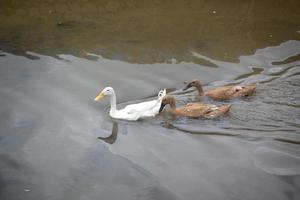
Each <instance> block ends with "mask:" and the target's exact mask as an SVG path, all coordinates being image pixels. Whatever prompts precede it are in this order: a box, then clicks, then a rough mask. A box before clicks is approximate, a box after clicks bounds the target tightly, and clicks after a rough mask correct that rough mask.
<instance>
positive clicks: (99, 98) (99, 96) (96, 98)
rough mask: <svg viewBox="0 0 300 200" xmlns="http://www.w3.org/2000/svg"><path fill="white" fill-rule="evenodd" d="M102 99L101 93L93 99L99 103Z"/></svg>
mask: <svg viewBox="0 0 300 200" xmlns="http://www.w3.org/2000/svg"><path fill="white" fill-rule="evenodd" d="M103 97H104V94H103V93H102V92H100V94H99V95H98V96H96V97H95V99H94V100H95V101H99V100H101V99H102V98H103Z"/></svg>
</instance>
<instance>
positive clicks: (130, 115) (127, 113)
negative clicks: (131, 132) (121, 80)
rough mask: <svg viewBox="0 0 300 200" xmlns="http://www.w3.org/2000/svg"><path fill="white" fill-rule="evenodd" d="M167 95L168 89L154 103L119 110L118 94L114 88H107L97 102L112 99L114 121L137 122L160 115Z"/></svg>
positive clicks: (147, 102) (111, 112)
mask: <svg viewBox="0 0 300 200" xmlns="http://www.w3.org/2000/svg"><path fill="white" fill-rule="evenodd" d="M165 95H166V89H164V90H161V91H159V93H158V98H157V99H154V100H152V101H146V102H141V103H137V104H130V105H127V106H126V107H124V108H123V109H120V110H118V109H117V106H116V99H117V98H116V93H115V91H114V89H113V88H112V87H105V88H104V89H103V90H102V91H101V92H100V93H99V94H98V95H97V96H96V97H95V99H94V100H95V101H100V100H101V99H103V98H104V97H106V96H107V97H109V98H110V111H109V115H110V116H111V117H112V118H114V119H123V120H128V121H136V120H138V119H142V118H148V117H154V116H155V115H157V114H158V113H159V108H160V105H161V101H162V98H163V97H164V96H165Z"/></svg>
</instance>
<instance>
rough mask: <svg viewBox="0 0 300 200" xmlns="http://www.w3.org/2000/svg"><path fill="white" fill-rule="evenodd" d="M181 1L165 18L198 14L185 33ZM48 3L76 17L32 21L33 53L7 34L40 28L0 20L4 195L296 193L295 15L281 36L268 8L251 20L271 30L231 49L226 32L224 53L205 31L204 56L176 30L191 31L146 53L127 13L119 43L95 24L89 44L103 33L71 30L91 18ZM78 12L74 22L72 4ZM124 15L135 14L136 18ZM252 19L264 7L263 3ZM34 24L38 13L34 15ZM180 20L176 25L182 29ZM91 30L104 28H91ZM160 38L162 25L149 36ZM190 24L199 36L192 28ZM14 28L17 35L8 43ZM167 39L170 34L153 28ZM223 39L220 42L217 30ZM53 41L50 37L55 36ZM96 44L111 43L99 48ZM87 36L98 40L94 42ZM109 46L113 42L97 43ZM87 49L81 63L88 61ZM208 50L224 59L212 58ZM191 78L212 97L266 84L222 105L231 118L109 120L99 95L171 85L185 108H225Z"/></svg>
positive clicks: (140, 95)
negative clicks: (191, 87)
mask: <svg viewBox="0 0 300 200" xmlns="http://www.w3.org/2000/svg"><path fill="white" fill-rule="evenodd" d="M99 2H101V1H99ZM116 2H118V1H116ZM50 3H51V2H50ZM93 3H94V4H95V5H98V4H97V3H95V2H93ZM99 4H100V3H99ZM18 5H19V4H18ZM34 5H35V4H34ZM63 5H65V4H63ZM86 5H90V4H89V3H86ZM147 5H148V4H147ZM172 5H173V6H172V8H174V7H176V8H177V9H175V8H174V9H173V10H169V11H168V12H167V13H166V14H165V15H167V16H169V15H175V13H181V15H184V16H185V15H187V16H190V18H191V19H193V20H192V21H193V22H191V24H192V25H191V26H189V25H186V26H187V27H193V26H195V23H196V24H197V23H198V21H197V14H196V11H193V12H191V14H190V15H189V14H188V12H187V11H189V10H190V9H191V7H193V6H190V7H188V8H186V7H183V8H182V7H180V6H179V5H180V4H178V3H174V4H172ZM196 5H198V4H196ZM251 5H252V7H249V5H248V3H247V4H245V5H244V4H242V5H239V6H242V7H243V6H245V7H243V8H241V10H240V12H241V13H242V14H243V13H244V12H246V11H247V10H248V12H249V14H248V18H247V19H248V20H249V21H250V22H249V21H247V20H246V21H242V22H241V23H240V26H241V27H247V25H249V24H252V23H254V22H253V20H254V19H253V17H251V16H252V15H254V14H253V12H254V11H253V12H252V11H251V9H254V8H256V7H259V6H258V5H257V3H255V1H253V2H252V4H251ZM19 6H20V5H19ZM22 6H25V7H26V6H28V5H27V4H26V5H21V7H22ZM47 6H48V7H47ZM51 6H52V7H51V8H50V9H49V5H47V4H40V5H36V7H38V8H39V9H38V11H39V12H38V14H41V13H47V14H49V10H53V11H52V12H51V13H57V12H62V11H65V12H66V13H67V14H66V15H65V17H66V18H72V19H73V18H75V19H76V20H73V22H72V23H71V22H68V23H66V22H65V21H70V20H69V19H68V20H61V21H62V22H60V21H59V20H58V21H57V20H56V19H57V18H58V16H59V14H55V15H54V14H53V16H52V17H50V18H49V19H51V20H50V22H47V23H46V24H44V25H41V24H42V23H41V24H37V25H36V26H37V28H36V29H35V30H32V31H36V32H35V33H34V36H35V37H31V38H30V40H28V43H26V44H28V45H27V46H26V45H25V46H24V43H25V40H26V38H28V37H26V36H24V35H26V34H25V33H22V34H18V33H13V31H12V30H13V28H12V26H16V27H19V28H20V29H21V30H27V29H29V28H28V27H20V23H21V22H22V23H24V24H28V23H29V24H30V23H32V22H31V21H30V20H29V19H23V21H22V20H21V21H14V20H12V21H11V22H10V24H9V23H8V22H7V24H5V23H6V21H7V20H8V19H5V20H4V21H2V22H1V23H2V25H3V27H4V29H2V30H3V31H2V32H1V31H0V35H1V39H2V40H1V41H2V42H0V44H1V48H2V51H1V57H0V86H1V87H0V103H1V104H0V105H1V106H0V113H1V115H0V197H1V199H5V200H10V199H13V200H15V199H32V200H35V199H59V200H60V199H99V198H100V199H128V200H131V199H147V200H148V199H172V200H173V199H205V200H209V199H249V200H250V199H280V200H284V199H298V198H299V196H300V192H299V191H300V148H299V144H300V134H299V133H300V126H299V124H300V112H299V108H300V91H299V86H300V68H299V66H300V59H299V55H300V42H299V40H296V38H297V37H299V36H297V34H298V33H297V32H296V31H294V29H296V28H297V26H294V25H293V24H294V23H295V22H294V21H293V20H291V21H285V20H287V19H290V18H292V17H293V16H294V14H293V12H291V14H289V15H288V14H284V13H286V11H285V10H284V9H283V10H281V13H283V14H282V17H281V21H280V20H279V19H277V20H278V21H280V22H281V23H282V24H283V25H286V26H287V27H288V28H287V29H285V31H287V33H284V34H282V35H281V36H278V38H276V31H275V30H277V29H276V27H277V26H281V27H282V26H283V25H282V24H281V23H279V25H278V23H276V24H274V27H275V28H274V27H273V26H272V25H270V24H269V23H271V22H270V21H269V20H270V19H271V18H272V16H273V17H274V16H275V15H273V14H272V12H271V11H266V13H269V12H270V13H269V14H266V21H264V20H258V19H256V20H258V22H257V23H258V24H265V23H266V24H268V25H267V26H266V27H265V29H263V33H261V34H259V33H258V32H256V31H257V30H254V31H252V32H249V33H248V36H249V37H248V38H246V39H245V40H246V41H245V42H241V43H239V44H237V45H238V47H237V46H235V45H233V46H231V45H228V43H230V41H231V39H230V38H231V37H230V36H229V35H227V36H226V37H224V41H223V42H221V44H222V45H226V44H227V45H226V46H228V52H229V53H228V54H227V56H226V55H224V52H223V50H220V49H219V45H220V44H216V42H212V41H213V40H209V37H213V35H211V33H214V31H213V30H207V31H208V32H207V33H205V31H204V32H202V33H201V34H202V35H205V36H206V38H205V37H204V38H202V39H201V40H203V41H205V42H207V45H208V46H206V45H203V46H201V45H200V46H201V48H197V47H193V48H192V47H187V46H186V44H187V43H186V41H185V40H181V39H182V38H181V34H183V35H184V34H185V33H181V34H179V32H180V31H175V32H176V34H177V35H176V34H175V35H174V36H172V37H174V40H175V39H176V38H180V39H179V40H180V41H179V42H178V43H176V42H174V40H173V39H170V40H169V41H167V42H166V45H165V47H164V44H162V41H161V40H160V39H155V38H150V39H149V41H156V43H154V44H155V45H154V47H153V49H152V50H153V51H151V52H152V53H153V54H152V53H149V52H147V51H149V49H150V48H149V46H148V45H150V44H148V40H146V41H147V42H145V43H142V44H141V43H139V42H135V41H133V40H132V38H136V40H137V41H140V40H142V39H143V37H145V34H146V33H145V32H147V31H145V32H143V31H144V30H143V29H139V30H141V31H142V33H141V34H140V37H141V38H142V39H141V38H138V35H139V34H136V35H130V33H131V31H130V30H133V27H132V26H133V25H132V24H134V22H131V23H132V24H131V25H130V23H129V25H128V29H130V30H129V31H127V32H126V31H125V29H126V27H124V26H122V23H125V22H126V20H125V19H124V21H123V22H122V21H120V23H121V25H120V27H122V28H121V30H122V31H124V32H125V35H122V34H120V35H119V36H116V33H111V36H110V37H111V38H110V37H109V34H104V33H103V34H102V35H100V36H96V33H97V30H100V29H98V28H99V27H98V26H97V25H95V27H96V30H92V29H91V30H86V34H87V35H86V36H85V37H87V38H89V37H90V35H93V34H95V37H94V38H91V40H87V39H84V38H82V39H79V38H80V37H78V35H77V34H76V33H78V34H79V35H81V34H82V33H83V32H82V31H83V29H82V23H79V24H81V25H80V26H79V27H80V28H76V27H77V26H78V22H76V21H77V20H79V18H76V17H74V16H68V13H69V14H70V13H71V12H69V11H68V9H66V8H65V7H63V6H62V7H60V6H59V5H52V4H51ZM69 6H70V7H72V8H73V9H74V10H73V11H74V12H75V11H76V12H75V13H77V14H78V12H79V11H78V10H76V9H75V8H74V7H76V5H69ZM98 6H99V5H98ZM161 6H169V4H166V5H165V4H158V5H157V6H155V5H154V6H153V8H151V9H150V11H153V12H154V11H155V10H156V9H157V10H156V12H157V14H156V15H155V16H157V17H158V19H160V17H161V16H162V15H163V12H162V11H161V10H160V8H161ZM198 6H199V5H198ZM129 7H130V6H129ZM280 7H281V6H280V4H279V5H277V4H276V5H274V9H275V10H276V9H279V8H280ZM34 8H35V7H34V6H33V8H32V9H33V10H35V9H34ZM54 8H57V10H55V9H54ZM58 8H59V9H58ZM155 8H156V9H155ZM221 8H224V9H223V10H224V12H225V11H226V10H228V9H229V10H230V8H226V7H224V5H222V4H220V3H219V4H214V3H211V4H207V5H206V6H204V4H203V8H202V10H201V12H200V14H199V15H200V16H202V15H204V14H203V13H206V12H208V13H210V11H214V10H215V11H216V13H212V14H218V13H220V12H221V11H219V10H220V9H221ZM246 8H247V9H246ZM248 8H249V9H248ZM284 8H285V7H284ZM6 9H8V10H9V9H16V14H15V15H10V16H9V19H14V17H17V16H18V15H19V14H20V13H19V12H21V10H19V9H17V8H15V7H13V6H12V5H10V4H9V5H8V7H7V8H6ZM43 9H45V10H43ZM90 9H91V12H92V10H93V9H92V8H90ZM99 9H100V8H99ZM106 9H108V11H105V12H104V11H103V12H104V18H106V19H107V20H108V22H110V20H112V21H114V20H116V19H119V17H120V15H121V14H120V15H118V14H113V13H114V12H117V11H115V10H116V9H117V10H118V9H119V8H118V5H117V4H114V3H113V4H111V5H108V6H106ZM233 9H236V10H238V8H236V7H233ZM289 9H292V8H289ZM133 10H134V13H135V14H137V13H139V12H141V7H140V5H138V6H137V8H136V9H133ZM195 10H196V9H195ZM279 10H280V9H279ZM43 11H47V12H43ZM106 12H108V13H106ZM124 12H125V14H124V13H123V14H124V15H126V12H127V11H124ZM128 12H129V11H128ZM255 12H257V14H259V13H260V12H259V9H258V11H255ZM100 13H101V12H100ZM121 13H122V12H121ZM221 13H222V12H221ZM223 14H224V13H223ZM242 14H237V15H238V16H239V15H242ZM51 15H52V14H51ZM74 15H75V14H74ZM99 15H100V14H99ZM220 15H221V16H222V14H220ZM34 16H36V14H33V16H30V18H31V19H32V18H34ZM40 16H41V18H42V16H43V15H40ZM93 16H94V17H95V14H94V15H93V13H91V16H89V17H88V16H86V17H85V18H87V19H91V18H92V17H93ZM96 16H97V17H98V15H96ZM129 16H132V15H129ZM129 16H128V17H129ZM295 16H296V15H295ZM219 17H220V16H219ZM129 18H130V17H129ZM151 19H152V18H151V17H150V18H147V17H144V18H142V19H141V20H142V21H143V20H144V22H145V23H147V24H148V20H151ZM163 19H164V20H161V21H160V20H158V21H157V22H156V23H153V24H154V25H153V26H154V27H156V26H157V27H164V26H163V24H164V23H167V22H168V20H167V19H168V18H163ZM176 19H177V18H176ZM176 19H174V22H168V23H170V24H171V25H172V24H173V25H174V24H176V23H177V22H176ZM218 19H219V18H218ZM27 20H28V21H27ZM40 20H41V19H40ZM52 20H53V21H52ZM55 20H56V21H55ZM127 20H128V19H127ZM152 20H153V19H152ZM220 20H221V21H220V23H221V22H224V23H225V22H226V23H227V22H228V24H227V25H230V24H231V23H235V22H236V20H238V19H237V18H233V22H231V21H230V20H228V18H225V19H223V20H224V21H222V18H220ZM256 20H254V21H256ZM79 21H80V20H79ZM83 21H84V20H83ZM129 21H131V20H129ZM52 22H55V23H52ZM104 22H105V20H104V21H103V23H104ZM106 22H107V21H106ZM57 23H58V25H57ZM93 23H96V24H97V23H99V22H96V21H91V24H93ZM101 23H102V22H101ZM168 23H167V24H168ZM203 23H208V24H210V23H211V21H209V20H208V21H207V20H203ZM8 24H9V25H8ZM200 24H202V23H200ZM171 25H170V27H172V26H171ZM45 26H55V27H56V26H58V27H59V28H58V29H55V28H54V29H53V32H54V33H53V34H54V36H53V37H52V39H51V34H49V33H47V34H44V35H43V34H41V35H40V33H41V32H43V30H47V29H44V28H45ZM105 26H108V27H110V26H111V25H109V23H108V24H106V25H105ZM199 26H204V27H206V26H205V25H199ZM253 26H255V25H253ZM62 27H63V30H61V28H62ZM113 27H115V26H113ZM187 27H185V28H187ZM213 27H214V26H213ZM216 27H219V26H216ZM222 27H223V26H222ZM225 27H226V26H225ZM225 27H224V31H225ZM139 28H140V27H139ZM65 29H66V30H65ZM73 29H74V30H73ZM208 29H214V28H208ZM8 30H10V31H8ZM70 30H73V32H72V31H70ZM153 30H155V28H149V29H148V31H150V32H151V31H153ZM179 30H183V29H180V28H179ZM189 30H190V32H193V31H192V30H193V29H192V28H191V29H189ZM59 31H61V33H59ZM77 31H78V32H77ZM291 31H294V33H295V34H296V36H294V33H291ZM158 32H159V31H158ZM269 32H271V34H273V35H274V37H271V39H270V40H272V41H266V40H267V39H261V40H262V41H263V42H260V43H259V44H255V42H253V41H254V39H253V37H251V36H254V35H259V36H261V35H267V33H269ZM279 32H280V31H279ZM152 33H154V32H152ZM193 33H194V34H192V35H190V36H186V37H187V38H188V39H189V41H194V40H198V38H199V37H198V36H197V34H196V32H193ZM13 34H17V35H18V36H19V37H18V38H17V39H16V40H12V38H10V37H12V35H13ZM56 34H57V35H56ZM127 34H128V35H127ZM160 34H162V35H164V34H163V33H162V32H159V33H157V35H160ZM39 35H40V39H41V41H43V42H45V43H47V44H49V45H50V46H49V45H45V46H43V45H44V44H43V45H38V44H39V42H38V41H36V40H38V39H37V36H39ZM72 35H73V36H72ZM157 35H156V36H157ZM217 35H218V36H219V37H220V38H221V34H220V32H218V34H217ZM238 35H239V34H238V33H237V32H235V33H234V34H233V37H232V38H237V39H238V40H241V41H242V38H243V37H242V36H238ZM279 35H280V34H279ZM298 35H299V34H298ZM58 36H61V37H65V38H60V37H58ZM57 37H58V38H57ZM118 37H120V38H121V39H124V38H125V39H126V41H127V40H130V41H133V42H129V43H130V45H128V44H126V45H124V44H123V43H122V42H121V43H120V42H116V40H115V38H118ZM294 37H296V38H294ZM3 38H5V39H3ZM45 38H47V39H49V38H50V40H49V41H48V42H46V40H45ZM59 38H60V39H59ZM67 38H69V39H67ZM75 38H77V40H76V39H75ZM28 39H29V38H28ZM110 39H111V40H110ZM4 40H5V41H6V42H3V41H4ZM96 40H100V41H105V42H104V43H103V42H99V43H98V44H96V42H95V41H96ZM54 41H62V43H61V44H58V43H55V42H54ZM85 41H89V42H88V43H87V44H85ZM122 41H123V40H122ZM220 41H222V40H221V39H220ZM110 42H111V43H110ZM132 43H133V44H135V45H132ZM149 43H151V42H149ZM248 43H249V44H248ZM273 43H276V44H273ZM100 44H102V45H104V44H111V46H105V45H104V47H101V48H97V47H95V45H100ZM122 44H123V45H122ZM51 45H53V46H51ZM82 45H84V49H85V51H84V54H83V55H82V54H80V49H82V47H83V46H82ZM113 46H114V47H113ZM67 47H68V48H69V49H67ZM88 47H89V48H88ZM94 48H97V49H98V50H99V49H100V50H99V51H95V50H93V49H94ZM164 48H166V49H164ZM70 49H71V50H72V51H70ZM137 49H138V50H139V49H144V50H145V51H141V52H139V51H138V50H137ZM213 49H215V50H214V51H215V53H212V52H213ZM169 50H170V52H171V53H170V52H169ZM173 50H174V51H173ZM252 51H253V53H251V52H252ZM78 52H79V53H78ZM89 52H91V53H89ZM136 52H138V53H136ZM158 52H161V53H158ZM247 54H248V55H247ZM236 55H238V56H236ZM240 55H241V56H240ZM216 57H217V58H216ZM193 78H199V79H200V80H201V81H202V82H203V83H205V89H209V88H213V87H216V86H219V85H225V84H231V83H240V84H247V83H253V82H258V83H259V85H258V88H257V91H256V93H255V94H254V95H253V96H251V97H247V98H246V99H243V100H241V99H236V100H231V101H227V102H226V103H231V104H232V105H233V106H232V109H231V112H230V114H229V116H225V117H221V118H219V119H213V120H211V119H209V120H201V119H198V120H195V119H186V118H176V119H172V118H170V117H169V116H168V115H166V114H165V113H163V114H161V115H159V116H157V117H155V118H153V119H146V120H142V121H137V122H126V121H121V120H113V119H111V118H110V117H109V116H108V110H109V105H108V103H109V101H108V100H107V99H105V100H103V101H101V102H94V101H93V99H94V97H95V96H96V95H97V94H98V93H99V91H100V90H101V89H102V88H104V87H105V86H108V85H110V86H112V87H114V89H115V91H116V94H117V101H118V107H120V108H121V107H123V106H124V105H126V104H128V103H131V102H138V101H141V100H145V99H150V98H152V97H154V96H156V94H157V92H158V91H159V90H160V89H162V88H168V91H170V92H171V93H172V94H173V95H174V96H175V97H176V99H177V100H178V105H182V104H185V103H186V102H192V101H204V102H209V103H216V104H220V103H222V102H215V101H213V100H210V99H208V98H197V97H195V94H196V93H195V91H188V92H182V91H181V88H183V87H184V86H185V83H186V82H188V81H190V80H191V79H193Z"/></svg>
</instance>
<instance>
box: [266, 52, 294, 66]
mask: <svg viewBox="0 0 300 200" xmlns="http://www.w3.org/2000/svg"><path fill="white" fill-rule="evenodd" d="M296 61H300V54H297V55H294V56H290V57H288V58H287V59H285V60H284V61H277V62H272V65H284V64H288V63H292V62H296Z"/></svg>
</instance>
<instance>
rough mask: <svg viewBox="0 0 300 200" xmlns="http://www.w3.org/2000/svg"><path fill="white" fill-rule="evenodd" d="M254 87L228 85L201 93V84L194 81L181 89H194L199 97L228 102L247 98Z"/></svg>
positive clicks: (252, 85)
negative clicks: (233, 99)
mask: <svg viewBox="0 0 300 200" xmlns="http://www.w3.org/2000/svg"><path fill="white" fill-rule="evenodd" d="M256 86H257V84H256V83H254V84H250V85H246V86H241V85H228V86H221V87H217V88H215V89H212V90H208V91H203V88H202V85H201V82H200V81H199V80H198V79H194V80H192V81H191V82H190V83H189V84H187V85H186V86H185V87H184V88H183V90H187V89H188V88H191V87H195V88H196V89H197V90H198V94H199V96H207V97H210V98H212V99H214V100H228V99H232V98H239V97H247V96H249V95H251V94H253V93H254V92H255V89H256Z"/></svg>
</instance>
